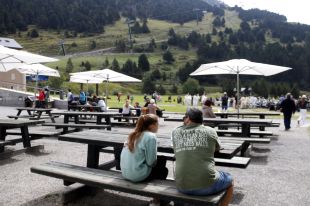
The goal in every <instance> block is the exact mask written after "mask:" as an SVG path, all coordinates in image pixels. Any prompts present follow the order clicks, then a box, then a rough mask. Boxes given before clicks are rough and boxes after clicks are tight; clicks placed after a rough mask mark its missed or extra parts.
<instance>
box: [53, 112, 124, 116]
mask: <svg viewBox="0 0 310 206" xmlns="http://www.w3.org/2000/svg"><path fill="white" fill-rule="evenodd" d="M52 114H57V115H94V116H117V115H120V113H118V112H82V111H62V112H59V111H58V112H52Z"/></svg>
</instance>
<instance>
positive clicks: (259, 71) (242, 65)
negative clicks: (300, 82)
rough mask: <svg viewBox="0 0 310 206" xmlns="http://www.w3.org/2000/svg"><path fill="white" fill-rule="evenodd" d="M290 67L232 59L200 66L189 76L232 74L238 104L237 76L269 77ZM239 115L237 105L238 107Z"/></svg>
mask: <svg viewBox="0 0 310 206" xmlns="http://www.w3.org/2000/svg"><path fill="white" fill-rule="evenodd" d="M290 69H292V68H290V67H282V66H276V65H271V64H262V63H256V62H251V61H248V60H246V59H232V60H228V61H223V62H215V63H210V64H202V65H201V66H200V67H199V68H198V69H197V70H196V71H194V72H192V73H191V74H190V75H191V76H199V75H218V74H234V75H236V76H237V99H238V102H239V75H261V76H271V75H274V74H278V73H281V72H284V71H287V70H290ZM237 108H238V113H239V105H238V107H237Z"/></svg>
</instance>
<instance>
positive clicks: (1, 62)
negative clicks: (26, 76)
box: [0, 45, 58, 72]
mask: <svg viewBox="0 0 310 206" xmlns="http://www.w3.org/2000/svg"><path fill="white" fill-rule="evenodd" d="M55 61H58V59H55V58H50V57H46V56H42V55H38V54H33V53H30V52H26V51H20V50H15V49H10V48H7V47H4V46H1V45H0V71H4V72H5V71H8V70H10V69H14V68H17V67H19V66H22V65H23V64H34V63H46V62H55Z"/></svg>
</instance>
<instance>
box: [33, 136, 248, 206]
mask: <svg viewBox="0 0 310 206" xmlns="http://www.w3.org/2000/svg"><path fill="white" fill-rule="evenodd" d="M126 139H127V135H125V134H123V135H122V134H113V133H111V132H110V133H109V132H104V133H103V132H99V131H95V130H91V131H87V132H86V131H83V132H76V133H72V134H65V135H60V136H59V140H60V141H70V142H77V143H82V144H87V145H88V150H87V164H86V165H87V167H81V166H76V165H70V164H64V163H58V162H49V163H45V164H42V165H38V166H34V167H32V168H31V172H33V173H37V174H42V175H47V176H51V177H55V178H59V179H62V180H64V184H65V185H70V184H72V183H74V182H78V183H82V184H85V185H88V186H93V187H99V188H104V189H112V190H116V191H121V192H127V193H132V194H138V195H144V196H150V197H157V198H160V199H164V200H168V201H174V202H177V203H178V202H180V203H191V204H196V205H219V204H220V202H221V200H222V198H223V197H224V196H225V193H226V191H222V192H220V193H218V194H214V195H210V196H188V195H184V194H181V193H179V192H178V191H177V189H176V186H175V183H174V181H171V180H153V181H150V182H142V183H132V182H129V181H127V180H125V179H123V177H122V176H121V174H120V172H117V171H106V170H109V169H111V168H112V167H114V166H117V164H118V163H119V156H120V151H121V149H122V147H123V143H124V141H125V140H126ZM243 142H244V141H240V142H232V143H227V144H224V145H223V148H222V149H221V150H220V151H218V152H216V153H215V154H214V155H215V157H216V158H219V160H218V162H220V161H222V163H223V164H224V163H225V160H222V159H224V158H227V161H229V160H230V159H231V158H232V157H234V156H235V154H237V153H238V152H239V151H240V149H241V146H242V143H243ZM106 147H113V148H114V155H115V160H112V161H109V162H105V163H104V164H101V165H99V153H100V152H101V150H102V149H104V148H106ZM158 151H159V152H163V153H173V148H172V147H171V141H170V140H169V139H164V138H158ZM237 159H238V158H237ZM247 159H249V158H247ZM234 161H237V160H236V159H234ZM248 163H249V161H248V162H247V164H248ZM98 168H101V169H104V170H99V169H98Z"/></svg>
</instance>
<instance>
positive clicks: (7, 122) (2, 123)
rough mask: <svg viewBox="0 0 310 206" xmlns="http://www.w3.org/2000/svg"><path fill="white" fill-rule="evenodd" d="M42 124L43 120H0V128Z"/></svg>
mask: <svg viewBox="0 0 310 206" xmlns="http://www.w3.org/2000/svg"><path fill="white" fill-rule="evenodd" d="M44 122H45V121H44V120H21V119H16V120H15V119H0V126H17V125H36V124H41V123H44Z"/></svg>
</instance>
